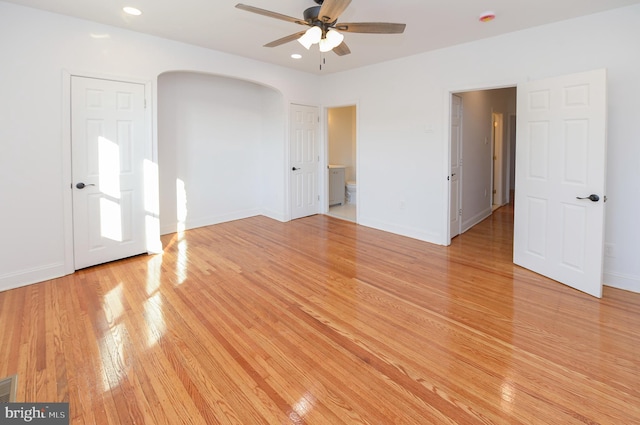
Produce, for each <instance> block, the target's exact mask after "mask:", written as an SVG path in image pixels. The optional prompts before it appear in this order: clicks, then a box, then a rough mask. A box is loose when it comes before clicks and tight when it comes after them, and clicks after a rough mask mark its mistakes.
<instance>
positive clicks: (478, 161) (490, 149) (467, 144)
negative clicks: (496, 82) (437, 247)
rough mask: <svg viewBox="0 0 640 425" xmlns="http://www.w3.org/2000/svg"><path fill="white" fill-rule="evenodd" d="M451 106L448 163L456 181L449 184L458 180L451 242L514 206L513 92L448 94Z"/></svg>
mask: <svg viewBox="0 0 640 425" xmlns="http://www.w3.org/2000/svg"><path fill="white" fill-rule="evenodd" d="M451 105H452V107H451V123H452V131H451V140H450V143H451V155H452V157H451V161H452V162H451V163H452V164H454V163H455V164H456V168H455V170H454V168H453V165H452V173H455V176H450V179H451V178H453V179H457V180H456V184H455V185H452V188H451V196H450V203H451V205H450V211H451V214H450V216H451V224H450V229H452V230H451V231H450V235H451V237H454V236H456V235H457V234H459V233H464V232H466V231H467V230H469V229H470V228H472V227H473V226H475V225H476V224H478V223H480V222H481V221H483V220H484V219H486V218H487V217H489V216H490V215H491V214H492V213H493V211H495V210H496V209H498V208H500V207H501V206H503V205H506V204H508V203H509V202H510V201H511V200H512V192H513V191H514V190H515V184H514V182H515V178H514V175H515V167H514V166H513V164H512V161H511V160H510V159H511V157H512V156H513V154H514V152H515V115H516V88H515V87H508V88H500V89H490V90H475V91H466V92H459V93H452V95H451ZM505 117H506V118H505ZM454 124H455V126H457V127H458V129H457V130H456V131H454V130H453V127H454ZM454 155H455V156H456V158H454V157H453V156H454ZM453 186H455V190H454V187H453Z"/></svg>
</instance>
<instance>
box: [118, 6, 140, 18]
mask: <svg viewBox="0 0 640 425" xmlns="http://www.w3.org/2000/svg"><path fill="white" fill-rule="evenodd" d="M122 10H123V11H124V13H126V14H128V15H133V16H140V15H142V11H141V10H140V9H136V8H135V7H130V6H126V7H123V8H122Z"/></svg>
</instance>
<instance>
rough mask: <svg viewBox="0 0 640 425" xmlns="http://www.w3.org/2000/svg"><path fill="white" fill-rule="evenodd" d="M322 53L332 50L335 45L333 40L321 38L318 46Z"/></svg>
mask: <svg viewBox="0 0 640 425" xmlns="http://www.w3.org/2000/svg"><path fill="white" fill-rule="evenodd" d="M318 47H319V48H320V51H321V52H322V53H326V52H330V51H331V50H332V49H333V48H334V47H335V46H332V45H331V42H330V41H329V40H327V39H326V38H323V39H322V40H320V44H319V46H318Z"/></svg>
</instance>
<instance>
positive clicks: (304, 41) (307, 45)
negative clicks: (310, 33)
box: [298, 35, 313, 50]
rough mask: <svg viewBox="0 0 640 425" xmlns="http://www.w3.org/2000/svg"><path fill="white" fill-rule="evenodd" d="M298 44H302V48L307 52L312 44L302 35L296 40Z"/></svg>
mask: <svg viewBox="0 0 640 425" xmlns="http://www.w3.org/2000/svg"><path fill="white" fill-rule="evenodd" d="M298 43H300V44H302V47H304V48H305V49H307V50H309V48H311V45H312V44H313V43H312V42H311V41H309V38H308V37H305V36H304V35H303V36H302V37H300V38H299V39H298Z"/></svg>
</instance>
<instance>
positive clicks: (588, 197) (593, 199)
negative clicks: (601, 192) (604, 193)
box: [576, 193, 600, 202]
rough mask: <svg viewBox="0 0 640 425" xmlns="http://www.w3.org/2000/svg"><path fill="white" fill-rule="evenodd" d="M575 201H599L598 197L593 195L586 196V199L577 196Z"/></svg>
mask: <svg viewBox="0 0 640 425" xmlns="http://www.w3.org/2000/svg"><path fill="white" fill-rule="evenodd" d="M576 199H588V200H590V201H591V202H598V201H599V200H600V197H599V196H598V195H596V194H595V193H594V194H591V195H589V196H586V197H584V198H581V197H579V196H576Z"/></svg>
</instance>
